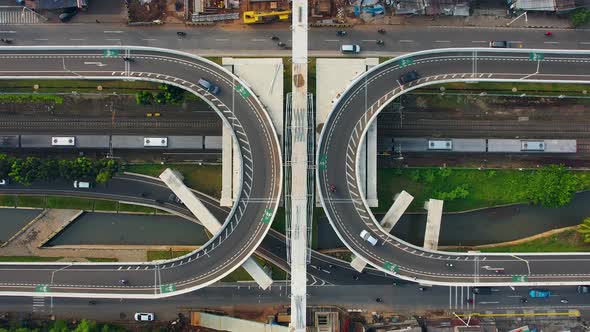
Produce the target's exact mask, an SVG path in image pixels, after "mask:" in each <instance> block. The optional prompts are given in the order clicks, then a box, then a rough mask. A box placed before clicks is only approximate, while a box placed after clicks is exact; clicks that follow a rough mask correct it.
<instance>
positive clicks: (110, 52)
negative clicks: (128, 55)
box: [102, 50, 121, 57]
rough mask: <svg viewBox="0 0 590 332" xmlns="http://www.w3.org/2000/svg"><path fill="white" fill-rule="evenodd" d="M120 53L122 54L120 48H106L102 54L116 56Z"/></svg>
mask: <svg viewBox="0 0 590 332" xmlns="http://www.w3.org/2000/svg"><path fill="white" fill-rule="evenodd" d="M119 54H121V51H119V50H104V52H102V55H103V56H106V57H115V56H119Z"/></svg>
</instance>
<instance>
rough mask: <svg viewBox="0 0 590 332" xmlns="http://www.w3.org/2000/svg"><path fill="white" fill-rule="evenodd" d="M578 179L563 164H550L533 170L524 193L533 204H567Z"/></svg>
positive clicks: (578, 187)
mask: <svg viewBox="0 0 590 332" xmlns="http://www.w3.org/2000/svg"><path fill="white" fill-rule="evenodd" d="M579 189H581V183H580V180H579V179H578V178H577V177H576V176H575V175H574V174H573V173H572V172H570V171H568V170H567V169H566V168H565V167H564V166H563V165H551V166H547V167H543V168H541V169H539V170H536V171H535V172H533V173H532V174H531V176H530V180H529V181H528V185H527V190H526V195H527V198H528V199H529V200H530V201H531V202H533V203H534V204H540V205H542V206H544V207H560V206H564V205H566V204H568V203H569V202H570V201H571V200H572V197H573V195H574V193H575V192H576V191H578V190H579Z"/></svg>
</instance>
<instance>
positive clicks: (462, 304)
mask: <svg viewBox="0 0 590 332" xmlns="http://www.w3.org/2000/svg"><path fill="white" fill-rule="evenodd" d="M475 296H476V295H475V294H473V293H472V292H471V288H470V287H462V286H451V287H449V309H465V310H473V309H475V303H476V299H475Z"/></svg>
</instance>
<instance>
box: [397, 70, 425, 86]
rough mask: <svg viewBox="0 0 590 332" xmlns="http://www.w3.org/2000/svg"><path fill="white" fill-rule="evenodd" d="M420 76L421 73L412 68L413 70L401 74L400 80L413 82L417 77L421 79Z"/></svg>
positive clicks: (401, 81) (404, 82)
mask: <svg viewBox="0 0 590 332" xmlns="http://www.w3.org/2000/svg"><path fill="white" fill-rule="evenodd" d="M420 77H421V76H420V74H418V72H417V71H415V70H412V71H409V72H407V73H405V74H403V75H401V76H400V77H399V82H400V83H401V84H406V83H410V82H412V81H415V80H417V79H420Z"/></svg>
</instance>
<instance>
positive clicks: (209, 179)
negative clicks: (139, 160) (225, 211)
mask: <svg viewBox="0 0 590 332" xmlns="http://www.w3.org/2000/svg"><path fill="white" fill-rule="evenodd" d="M166 168H172V169H175V170H177V171H179V172H180V173H181V174H182V176H184V183H185V184H186V185H187V186H188V187H189V188H192V189H195V190H198V191H200V192H202V193H204V194H207V195H209V196H212V197H215V198H218V199H219V198H220V197H221V166H217V165H195V164H164V165H162V164H157V163H145V164H131V165H126V166H125V170H126V171H128V172H133V173H139V174H145V175H150V176H156V177H157V176H158V175H160V174H161V173H162V172H163V171H164V170H165V169H166Z"/></svg>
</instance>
